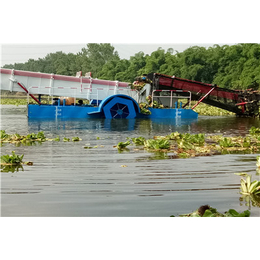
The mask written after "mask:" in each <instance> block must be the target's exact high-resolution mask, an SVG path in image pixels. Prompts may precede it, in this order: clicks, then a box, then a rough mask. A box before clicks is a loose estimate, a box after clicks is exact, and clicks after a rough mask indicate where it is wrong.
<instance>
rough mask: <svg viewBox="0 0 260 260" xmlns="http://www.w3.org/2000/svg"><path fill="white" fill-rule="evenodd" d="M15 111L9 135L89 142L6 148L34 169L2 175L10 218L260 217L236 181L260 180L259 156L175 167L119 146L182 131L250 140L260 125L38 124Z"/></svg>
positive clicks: (225, 120) (9, 117) (6, 121)
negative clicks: (204, 211) (201, 210)
mask: <svg viewBox="0 0 260 260" xmlns="http://www.w3.org/2000/svg"><path fill="white" fill-rule="evenodd" d="M15 111H16V110H15V108H12V109H9V108H5V110H4V111H3V113H2V118H1V129H2V130H6V132H7V133H10V134H11V133H16V132H17V133H20V134H28V133H32V132H34V133H37V132H39V131H44V133H45V135H46V136H47V137H48V138H55V137H56V136H57V135H59V136H60V137H61V140H62V138H63V137H68V138H71V137H74V136H78V137H80V138H81V139H82V141H79V142H62V141H60V142H51V141H46V142H44V143H42V144H41V145H38V144H37V145H32V146H23V145H21V146H19V147H15V146H14V145H13V144H9V143H5V144H3V146H2V147H1V148H2V153H3V154H7V153H8V154H9V153H10V152H11V151H12V150H14V149H15V152H16V154H24V159H25V160H26V161H32V162H33V166H27V165H24V167H23V170H22V169H20V168H19V169H15V170H12V173H11V172H9V173H8V172H4V171H2V172H1V180H2V187H1V194H2V195H1V200H2V201H1V202H2V215H3V216H130V217H131V216H165V217H169V216H170V215H180V214H185V213H187V212H192V211H193V210H195V209H197V208H198V207H200V206H201V205H206V204H209V205H210V206H212V207H214V208H217V209H218V211H220V212H225V211H227V210H228V209H230V208H233V209H235V210H236V211H238V212H242V211H244V210H246V209H248V208H250V211H251V216H253V217H254V216H255V217H256V216H258V217H259V216H260V207H259V201H258V200H256V199H255V201H256V202H255V201H254V202H253V200H252V199H251V198H250V200H249V201H248V198H243V199H241V194H240V193H239V191H240V189H239V187H240V178H238V176H236V175H234V173H235V172H247V173H249V174H252V179H254V180H255V179H257V178H258V179H259V178H260V176H258V175H256V154H241V155H239V154H238V155H231V154H227V155H216V156H208V157H195V158H191V159H174V160H172V159H173V158H174V156H175V155H174V153H149V152H147V151H146V150H143V149H140V150H138V149H135V147H129V151H128V152H127V151H123V152H122V153H118V150H117V148H114V147H113V146H114V145H116V144H117V143H118V142H125V141H126V140H127V138H132V137H139V136H143V137H145V138H153V136H155V135H168V134H170V133H172V132H175V131H178V132H183V133H184V132H188V133H208V134H226V135H246V134H248V130H249V129H250V128H251V127H252V126H255V127H260V124H259V120H258V119H251V118H236V117H214V118H212V117H199V118H198V119H195V120H179V119H178V120H170V121H169V120H153V121H152V120H149V119H131V120H127V119H123V120H110V119H101V120H100V119H88V120H85V119H77V120H31V119H28V118H27V117H26V114H25V113H24V112H21V111H20V112H19V113H16V112H15ZM86 146H89V147H92V149H84V147H86ZM94 147H95V148H94ZM122 165H123V166H124V167H123V166H122ZM1 169H2V170H3V168H2V167H1ZM17 170H18V171H17ZM246 200H247V201H246ZM249 203H250V204H249Z"/></svg>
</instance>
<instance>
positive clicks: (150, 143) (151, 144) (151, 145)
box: [144, 139, 170, 150]
mask: <svg viewBox="0 0 260 260" xmlns="http://www.w3.org/2000/svg"><path fill="white" fill-rule="evenodd" d="M144 147H145V148H148V149H154V150H160V149H169V148H170V143H169V140H165V139H148V140H145V141H144Z"/></svg>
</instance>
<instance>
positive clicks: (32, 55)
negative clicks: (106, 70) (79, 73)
mask: <svg viewBox="0 0 260 260" xmlns="http://www.w3.org/2000/svg"><path fill="white" fill-rule="evenodd" d="M111 44H112V45H113V46H114V47H115V50H116V51H117V52H118V54H119V56H120V58H121V59H129V58H130V56H133V55H135V54H136V53H138V52H139V51H143V52H144V53H145V54H151V53H152V52H153V51H156V50H157V49H158V48H159V47H162V48H163V49H164V50H167V49H168V48H173V49H174V50H176V51H178V52H182V51H184V50H185V49H187V48H189V47H190V46H194V45H199V46H204V47H209V46H212V45H213V44H201V43H198V44H196V43H190V44H188V43H186V44H181V43H179V44H174V43H173V44H170V43H167V44H165V43H156V44H152V43H149V44H134V43H132V44H127V43H123V44H119V43H111ZM83 47H86V44H76V43H72V44H3V45H2V58H1V66H3V65H5V64H14V63H20V62H21V63H24V62H26V61H28V60H29V59H35V60H37V59H38V58H44V57H45V56H46V55H47V54H48V53H55V52H57V51H62V52H65V53H69V52H71V53H74V54H76V53H77V52H80V51H81V49H82V48H83Z"/></svg>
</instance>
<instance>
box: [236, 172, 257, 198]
mask: <svg viewBox="0 0 260 260" xmlns="http://www.w3.org/2000/svg"><path fill="white" fill-rule="evenodd" d="M235 174H236V175H239V176H241V177H245V179H244V178H241V180H240V183H241V187H240V189H241V194H245V195H250V194H254V195H258V194H259V195H260V181H256V180H255V181H253V182H251V177H252V176H251V175H249V174H247V173H244V172H241V173H235Z"/></svg>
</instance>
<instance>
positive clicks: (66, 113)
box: [28, 105, 198, 119]
mask: <svg viewBox="0 0 260 260" xmlns="http://www.w3.org/2000/svg"><path fill="white" fill-rule="evenodd" d="M149 110H150V111H151V115H144V114H141V113H138V112H137V113H136V114H135V115H134V117H129V118H149V119H153V118H198V114H197V113H196V112H194V111H193V110H192V109H182V108H178V109H175V108H163V109H159V108H149ZM28 117H29V118H39V119H40V118H46V119H47V118H49V119H58V118H62V119H68V118H95V117H96V118H107V117H106V116H105V114H104V113H103V112H102V111H100V108H99V107H92V106H53V105H40V106H39V105H28ZM126 118H128V117H126Z"/></svg>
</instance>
